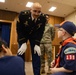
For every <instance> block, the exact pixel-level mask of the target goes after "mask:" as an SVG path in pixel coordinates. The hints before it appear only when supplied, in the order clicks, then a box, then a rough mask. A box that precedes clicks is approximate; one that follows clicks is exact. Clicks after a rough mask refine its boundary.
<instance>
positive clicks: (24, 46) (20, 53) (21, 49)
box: [18, 43, 27, 55]
mask: <svg viewBox="0 0 76 75" xmlns="http://www.w3.org/2000/svg"><path fill="white" fill-rule="evenodd" d="M26 49H27V45H26V43H23V44H22V45H21V47H20V48H19V50H18V54H19V55H22V54H23V53H24V52H25V51H26Z"/></svg>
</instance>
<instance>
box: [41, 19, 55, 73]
mask: <svg viewBox="0 0 76 75" xmlns="http://www.w3.org/2000/svg"><path fill="white" fill-rule="evenodd" d="M47 20H48V19H47ZM54 37H55V29H54V27H53V26H52V25H51V24H49V23H47V24H46V26H45V31H44V34H43V38H42V39H41V44H40V48H41V73H45V54H46V56H47V62H48V71H49V69H50V63H51V61H52V41H53V39H54Z"/></svg>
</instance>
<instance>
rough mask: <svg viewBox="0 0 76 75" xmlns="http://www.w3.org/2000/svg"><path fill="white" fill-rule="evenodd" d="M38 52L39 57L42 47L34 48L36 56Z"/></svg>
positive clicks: (36, 46)
mask: <svg viewBox="0 0 76 75" xmlns="http://www.w3.org/2000/svg"><path fill="white" fill-rule="evenodd" d="M36 52H37V54H38V56H40V55H41V50H40V47H39V46H38V45H35V47H34V54H36Z"/></svg>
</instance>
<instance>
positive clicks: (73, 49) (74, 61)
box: [50, 21, 76, 75]
mask: <svg viewBox="0 0 76 75" xmlns="http://www.w3.org/2000/svg"><path fill="white" fill-rule="evenodd" d="M58 27H59V29H58V38H61V39H62V42H61V48H60V49H59V52H58V54H57V58H56V59H55V60H53V61H52V63H51V67H52V68H50V70H51V73H52V74H51V75H76V39H75V38H73V37H72V36H74V34H75V33H76V26H75V25H74V23H73V22H70V21H64V22H62V23H61V24H60V25H59V26H58Z"/></svg>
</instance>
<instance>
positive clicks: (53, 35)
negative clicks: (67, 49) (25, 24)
mask: <svg viewBox="0 0 76 75" xmlns="http://www.w3.org/2000/svg"><path fill="white" fill-rule="evenodd" d="M54 38H55V28H54V26H53V25H52V26H51V39H52V41H53V40H54Z"/></svg>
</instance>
